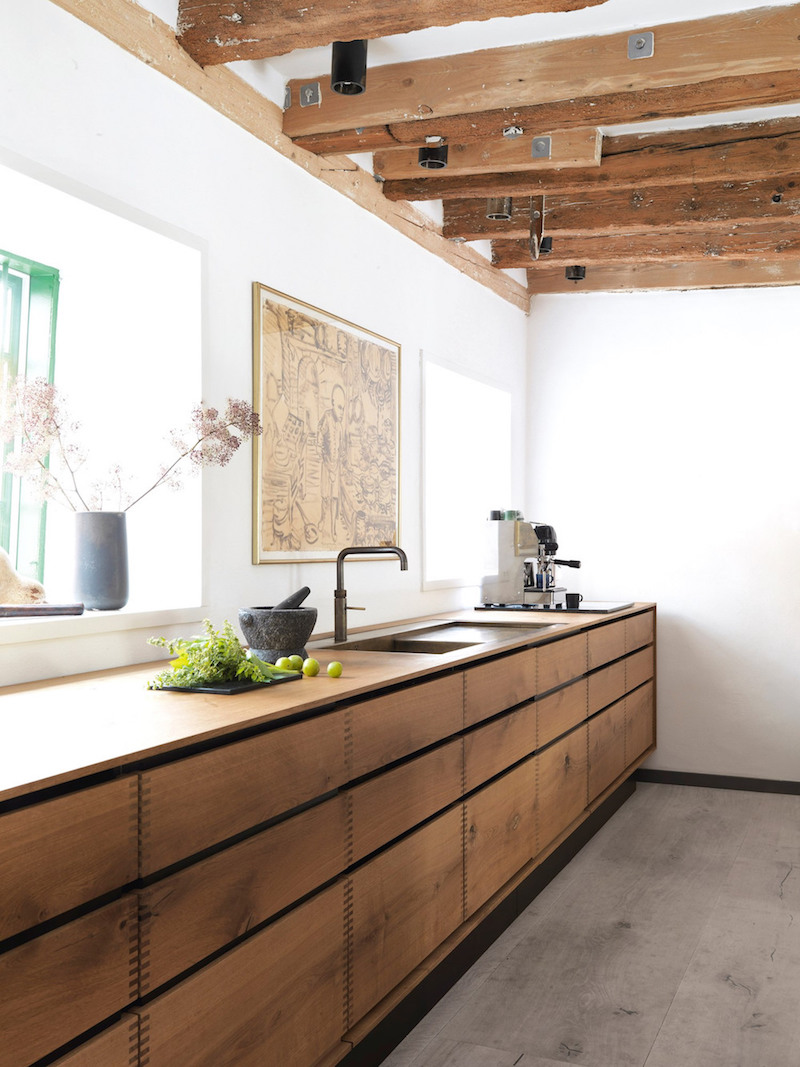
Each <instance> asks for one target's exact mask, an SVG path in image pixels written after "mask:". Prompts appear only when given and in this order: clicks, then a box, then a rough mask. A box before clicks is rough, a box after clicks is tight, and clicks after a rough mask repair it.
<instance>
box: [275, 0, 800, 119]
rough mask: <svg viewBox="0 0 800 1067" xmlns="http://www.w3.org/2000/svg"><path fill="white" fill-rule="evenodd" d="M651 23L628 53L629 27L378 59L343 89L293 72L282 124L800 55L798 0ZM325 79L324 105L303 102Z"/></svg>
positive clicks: (645, 84) (748, 68) (429, 108)
mask: <svg viewBox="0 0 800 1067" xmlns="http://www.w3.org/2000/svg"><path fill="white" fill-rule="evenodd" d="M643 29H652V30H653V32H654V34H655V41H656V44H655V52H654V55H653V56H652V58H649V59H635V60H631V59H628V39H629V37H630V31H626V32H624V33H614V34H610V35H607V36H598V37H581V38H576V39H573V40H568V41H549V42H546V43H544V44H541V43H538V44H520V45H515V46H512V47H507V48H497V49H491V50H487V51H483V52H472V53H468V54H463V55H456V56H448V57H444V58H436V59H425V60H420V61H418V62H413V63H398V64H394V65H391V66H385V67H377V68H375V69H374V70H371V71H369V73H368V75H367V87H368V88H367V92H365V93H362V94H361V95H359V96H342V95H340V94H339V93H334V92H333V91H332V90H331V88H330V77H329V75H328V74H321V75H319V77H318V78H316V79H306V80H305V81H298V80H295V81H292V82H290V89H291V101H292V104H291V106H290V108H289V109H288V110H287V111H286V113H285V116H284V131H285V132H286V133H287V134H288V135H289V136H290V137H297V136H300V135H305V134H310V133H323V132H328V131H331V130H343V129H354V128H358V127H367V126H374V125H378V124H387V123H394V122H409V121H414V120H416V119H426V120H427V119H436V118H440V117H443V116H449V115H465V114H466V115H468V114H471V113H472V112H478V111H481V112H483V111H489V110H496V109H500V108H508V107H529V106H531V105H534V104H543V103H547V102H551V101H554V100H568V99H570V98H572V97H576V96H577V97H587V96H592V95H595V94H601V95H602V94H607V93H615V92H629V91H631V90H632V89H633V88H636V89H648V88H649V89H653V88H659V87H661V88H663V87H666V86H670V85H676V84H688V83H691V82H703V81H708V80H710V79H715V78H719V77H739V76H748V75H752V74H764V73H769V72H772V71H785V70H791V69H792V68H794V67H797V66H798V63H800V40H799V39H798V38H800V4H792V5H790V6H788V7H779V8H757V9H755V10H752V11H743V12H739V13H737V14H735V15H719V16H715V17H713V18H706V19H698V20H696V21H691V22H676V23H667V24H665V25H662V26H657V27H643ZM311 81H313V82H318V83H319V87H320V93H321V103H320V106H319V107H316V106H315V107H300V99H301V89H302V87H303V85H305V84H307V83H308V82H311Z"/></svg>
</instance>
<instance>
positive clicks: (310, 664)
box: [303, 657, 319, 678]
mask: <svg viewBox="0 0 800 1067" xmlns="http://www.w3.org/2000/svg"><path fill="white" fill-rule="evenodd" d="M303 674H305V676H306V677H307V678H313V677H314V675H315V674H319V661H318V660H315V659H312V658H311V657H309V658H308V659H307V660H306V661H305V662H304V663H303Z"/></svg>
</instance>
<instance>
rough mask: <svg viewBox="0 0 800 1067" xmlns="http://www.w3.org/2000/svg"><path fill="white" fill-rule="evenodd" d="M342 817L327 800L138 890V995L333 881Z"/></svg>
mask: <svg viewBox="0 0 800 1067" xmlns="http://www.w3.org/2000/svg"><path fill="white" fill-rule="evenodd" d="M346 812H347V802H346V798H345V797H344V795H342V796H338V797H333V798H332V799H331V800H326V801H323V802H322V803H321V804H317V805H316V806H315V807H313V808H309V809H308V810H307V811H303V812H300V813H298V814H297V815H293V816H291V818H289V819H285V820H284V821H283V822H280V823H277V824H276V825H275V826H271V827H269V828H268V829H266V830H263V831H262V832H261V833H260V834H256V836H255V837H250V838H248V839H247V840H245V841H240V842H239V844H237V845H233V846H232V847H231V848H228V849H225V851H224V852H219V853H217V854H216V855H214V856H210V857H209V858H208V859H205V860H201V861H200V862H199V863H195V864H193V865H192V866H191V867H187V868H186V869H185V870H182V871H179V872H177V873H176V874H173V875H170V876H169V877H167V878H164V879H162V880H161V881H160V882H156V883H155V884H154V885H151V886H149V887H148V888H147V889H144V890H142V892H141V894H140V903H141V911H140V925H141V936H142V944H143V945H144V946H146V951H145V952H144V953H143V958H142V967H141V976H140V994H141V995H142V996H143V995H144V994H145V993H148V992H150V991H151V990H153V989H157V988H158V986H160V985H162V984H163V983H164V982H166V981H167V980H168V979H170V978H173V977H175V975H178V974H180V973H181V971H184V970H186V969H187V968H188V967H190V966H192V965H193V964H195V963H197V962H199V961H200V960H202V959H203V958H204V957H205V956H209V955H211V953H212V952H216V951H217V950H218V949H221V948H224V947H225V946H226V945H227V944H229V943H230V942H231V941H233V940H235V939H236V938H238V937H240V936H242V935H243V934H245V933H247V931H248V930H249V929H250V928H251V927H253V926H257V925H258V924H259V923H263V922H265V921H266V920H267V919H269V918H270V916H272V915H276V914H277V913H278V912H279V911H281V910H283V909H284V908H287V907H289V906H290V905H291V904H292V903H293V902H294V901H295V900H300V899H301V898H302V897H304V896H306V895H307V894H309V893H311V892H313V890H315V889H318V888H319V886H321V885H324V884H325V883H326V882H328V881H330V880H331V879H333V878H335V877H336V876H337V875H338V874H340V873H341V872H342V871H343V870H344V868H345V866H346V865H347V857H346V851H345V841H346V824H347V817H346Z"/></svg>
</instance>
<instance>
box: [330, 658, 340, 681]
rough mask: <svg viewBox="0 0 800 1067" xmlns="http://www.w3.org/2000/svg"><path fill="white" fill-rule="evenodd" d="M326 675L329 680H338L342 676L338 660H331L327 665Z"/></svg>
mask: <svg viewBox="0 0 800 1067" xmlns="http://www.w3.org/2000/svg"><path fill="white" fill-rule="evenodd" d="M328 674H329V675H330V676H331V678H339V677H341V674H342V665H341V663H340V662H339V661H338V659H334V660H331V662H330V663H329V664H328Z"/></svg>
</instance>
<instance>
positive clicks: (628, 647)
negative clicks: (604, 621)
mask: <svg viewBox="0 0 800 1067" xmlns="http://www.w3.org/2000/svg"><path fill="white" fill-rule="evenodd" d="M654 636H655V613H654V612H653V611H643V612H642V614H641V615H631V616H629V617H628V618H627V619H626V620H625V651H626V652H633V651H634V649H637V648H641V647H642V645H649V644H651V643H652V641H653V638H654Z"/></svg>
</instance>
